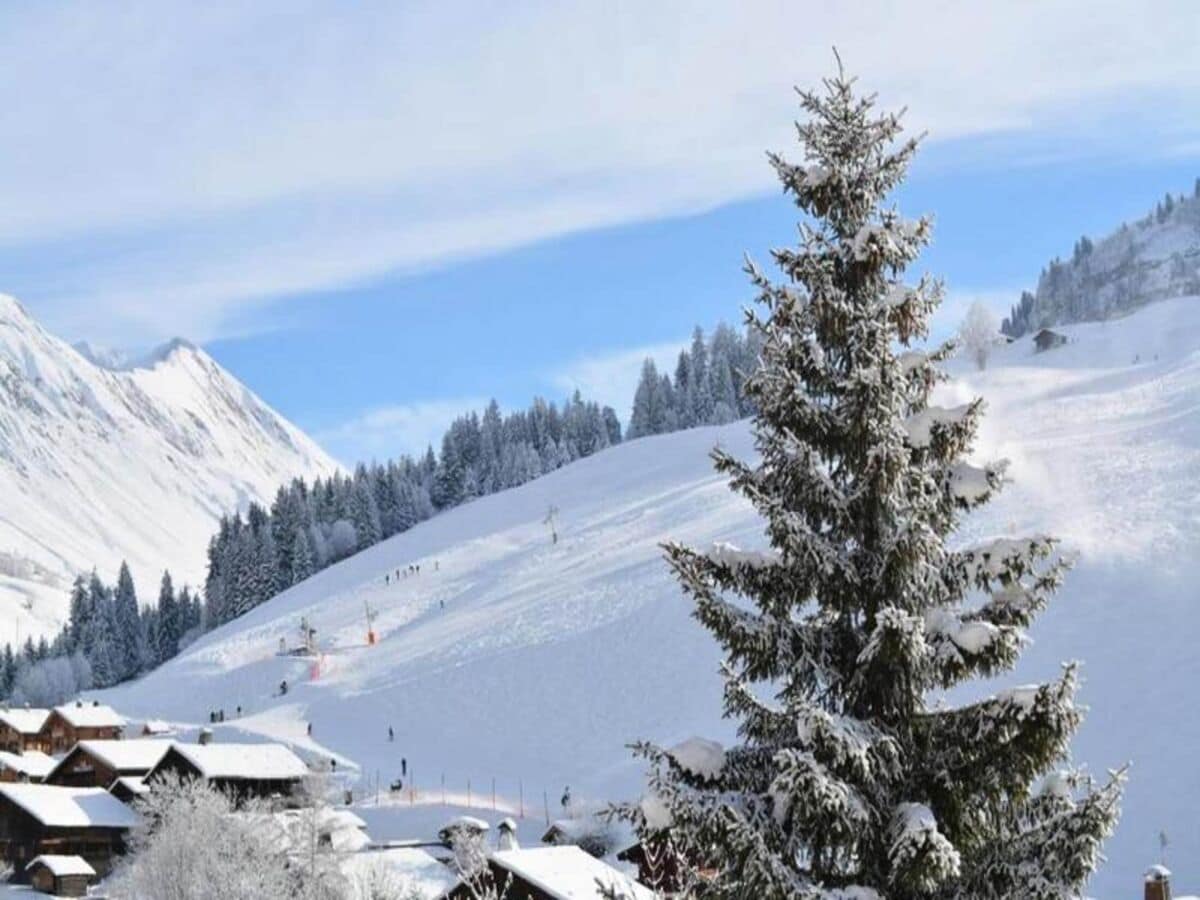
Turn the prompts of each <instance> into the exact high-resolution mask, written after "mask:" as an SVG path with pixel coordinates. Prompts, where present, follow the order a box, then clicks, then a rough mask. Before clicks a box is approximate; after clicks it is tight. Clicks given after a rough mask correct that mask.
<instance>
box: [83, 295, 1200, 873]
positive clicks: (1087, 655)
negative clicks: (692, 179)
mask: <svg viewBox="0 0 1200 900" xmlns="http://www.w3.org/2000/svg"><path fill="white" fill-rule="evenodd" d="M1062 331H1063V332H1064V333H1066V334H1068V335H1069V337H1070V339H1071V343H1070V344H1069V345H1067V346H1065V347H1062V348H1060V349H1057V350H1054V351H1051V352H1048V353H1045V354H1037V355H1035V354H1033V353H1032V351H1031V343H1030V341H1029V339H1024V340H1022V341H1021V342H1019V343H1016V344H1013V345H1009V346H1007V347H1003V348H1001V349H1000V350H998V351H997V354H996V355H995V357H994V359H993V363H992V365H991V366H990V367H989V369H988V371H986V372H984V373H977V372H974V371H968V370H966V369H965V368H964V369H962V370H960V371H959V373H958V377H957V380H956V381H954V382H952V383H951V384H949V385H947V386H946V388H945V393H946V394H947V397H946V398H945V400H944V402H945V403H947V404H950V403H952V402H956V401H957V397H958V396H960V395H961V396H963V397H965V396H968V395H972V394H974V393H976V392H980V393H982V394H983V395H984V396H985V397H986V398H987V399H988V401H989V415H988V418H987V420H986V424H985V426H984V430H983V433H982V435H981V440H980V446H979V449H980V455H981V456H984V457H996V456H1004V457H1008V458H1009V459H1011V461H1012V468H1011V474H1012V477H1013V479H1014V484H1013V485H1012V486H1011V487H1010V488H1009V489H1008V490H1007V491H1005V492H1004V494H1003V495H1002V496H1001V497H1000V498H999V499H998V500H997V501H995V502H994V503H993V504H992V505H991V506H990V507H989V508H988V509H986V510H984V511H981V512H980V513H979V514H978V515H976V516H974V517H972V518H971V519H970V520H969V521H968V524H967V527H966V529H965V530H964V532H963V534H962V538H963V539H964V540H971V539H974V538H977V537H981V536H984V535H994V534H1008V533H1020V532H1024V531H1031V530H1045V531H1050V532H1052V533H1056V534H1058V535H1060V536H1062V537H1063V538H1065V539H1066V541H1067V542H1068V544H1069V545H1070V546H1072V547H1073V548H1075V549H1076V550H1078V552H1079V553H1080V554H1081V558H1080V561H1079V564H1078V566H1077V568H1076V570H1075V571H1074V572H1073V573H1072V574H1071V576H1070V577H1069V578H1068V582H1067V586H1066V587H1065V589H1064V590H1063V592H1062V593H1061V594H1060V595H1059V597H1058V598H1057V600H1056V602H1055V604H1054V605H1053V606H1052V607H1051V609H1050V611H1049V612H1048V613H1047V614H1046V615H1045V617H1044V618H1043V619H1042V620H1041V621H1040V622H1039V623H1038V625H1037V626H1036V628H1035V630H1034V632H1033V635H1032V637H1033V641H1032V644H1031V646H1030V648H1029V650H1028V652H1027V654H1026V656H1025V658H1024V659H1023V661H1022V664H1021V666H1020V668H1019V669H1018V671H1017V672H1015V673H1013V675H1012V676H1011V677H1009V678H1007V679H1005V683H1007V684H1013V683H1023V682H1029V681H1034V680H1038V679H1044V678H1048V677H1051V676H1052V675H1054V674H1055V673H1056V672H1057V670H1058V666H1059V664H1060V663H1061V662H1062V661H1064V660H1068V659H1081V660H1083V661H1084V663H1085V667H1084V677H1085V685H1084V688H1083V693H1084V700H1085V702H1086V703H1088V704H1089V705H1090V706H1091V713H1090V716H1089V718H1088V721H1087V723H1086V725H1085V727H1084V729H1083V730H1082V732H1081V734H1080V736H1079V738H1078V740H1077V741H1076V743H1075V751H1076V755H1077V758H1078V761H1080V762H1085V763H1087V764H1088V766H1089V767H1090V768H1091V769H1093V770H1094V771H1095V772H1097V774H1103V772H1104V770H1105V769H1107V768H1108V767H1113V766H1117V765H1120V764H1122V763H1124V762H1126V761H1132V763H1133V768H1132V770H1131V778H1130V783H1129V789H1128V794H1127V802H1126V812H1125V817H1124V821H1123V823H1122V825H1121V828H1120V831H1119V833H1118V835H1117V836H1116V837H1115V838H1114V839H1113V841H1112V842H1111V843H1110V845H1109V848H1108V850H1109V856H1110V858H1111V862H1110V863H1109V864H1108V865H1107V866H1106V867H1105V868H1104V870H1103V872H1102V873H1101V875H1100V876H1099V877H1098V879H1097V881H1096V882H1095V884H1094V885H1093V889H1092V891H1091V893H1092V894H1093V895H1095V896H1097V897H1119V896H1128V895H1130V894H1131V893H1132V892H1133V891H1136V890H1140V887H1139V884H1140V880H1139V879H1140V872H1141V871H1142V868H1143V867H1144V866H1145V865H1147V864H1149V863H1151V862H1154V861H1156V860H1157V858H1158V843H1157V841H1158V833H1159V831H1160V829H1163V830H1166V832H1167V833H1168V835H1169V836H1170V839H1171V850H1170V856H1169V859H1168V862H1169V864H1170V865H1171V867H1172V868H1173V869H1174V870H1175V871H1176V876H1177V877H1176V884H1177V886H1178V887H1179V888H1180V889H1184V890H1195V889H1196V887H1197V886H1198V885H1200V864H1198V863H1197V860H1198V859H1200V824H1198V821H1197V817H1196V813H1195V809H1196V806H1197V804H1198V803H1200V766H1197V765H1196V763H1195V756H1196V752H1197V748H1200V714H1198V713H1197V712H1196V703H1195V698H1194V690H1193V688H1194V685H1195V684H1196V683H1197V680H1198V676H1200V663H1198V662H1197V658H1198V655H1200V654H1198V643H1200V627H1198V624H1197V623H1198V622H1200V609H1198V608H1197V603H1198V602H1200V588H1198V587H1197V576H1198V575H1200V562H1198V560H1200V300H1198V299H1195V298H1191V299H1183V300H1177V301H1170V302H1164V303H1161V304H1157V305H1154V306H1151V307H1148V308H1146V309H1144V310H1141V311H1140V312H1138V313H1137V314H1135V315H1134V316H1132V317H1129V318H1127V319H1123V320H1119V321H1109V322H1105V323H1095V324H1088V325H1078V326H1071V327H1066V328H1063V329H1062ZM1135 357H1136V360H1137V361H1136V362H1135ZM718 442H719V443H720V444H722V445H723V446H724V447H726V448H727V449H730V450H732V451H734V452H736V453H738V454H743V455H749V454H750V453H751V450H752V448H751V440H750V436H749V431H748V427H747V425H746V424H745V423H738V424H735V425H731V426H727V427H723V428H708V429H697V430H693V431H688V432H681V433H677V434H672V435H665V436H661V437H654V438H647V439H643V440H638V441H633V442H631V443H629V444H626V445H622V446H618V447H615V448H613V449H611V450H608V451H605V452H603V453H600V454H597V455H596V456H594V457H591V458H589V459H586V460H582V461H580V462H578V463H575V464H573V465H571V466H568V467H566V468H564V469H562V470H559V471H557V472H555V473H553V474H551V475H548V476H546V477H544V478H541V479H538V480H537V481H534V482H532V483H530V484H527V485H524V486H522V487H520V488H517V489H515V490H511V491H508V492H505V493H503V494H498V495H494V496H491V497H486V498H484V499H481V500H478V501H475V502H473V503H470V504H468V505H466V506H463V507H460V508H458V509H455V510H453V511H451V512H448V513H445V514H443V515H439V516H437V517H435V518H434V519H432V520H430V521H428V522H425V523H422V524H421V525H419V526H417V527H416V528H414V529H412V530H411V531H409V532H407V533H405V534H403V535H400V536H397V537H395V538H393V539H391V540H390V541H387V542H386V543H383V544H380V545H378V546H376V547H373V548H371V549H370V550H368V551H366V552H364V553H361V554H359V555H358V556H356V557H354V558H352V559H350V560H347V561H345V562H344V563H342V564H340V565H338V566H335V567H333V568H331V569H328V570H326V571H324V572H322V573H320V574H319V575H317V576H315V577H314V578H312V579H310V580H309V581H307V582H305V583H304V584H301V585H299V586H297V587H295V588H293V589H292V590H290V591H288V592H287V593H285V594H283V595H282V596H280V597H278V598H276V599H275V600H273V601H272V602H270V603H269V604H266V605H265V606H263V607H260V608H259V609H257V610H255V611H253V612H252V613H251V614H249V615H247V616H246V617H244V618H243V619H241V620H239V621H237V622H234V623H231V624H229V625H227V626H225V627H223V628H221V629H219V630H217V631H215V632H213V633H212V634H210V635H208V636H206V637H205V638H204V639H203V640H201V641H200V642H198V643H197V644H196V645H194V646H193V647H191V648H189V649H188V651H187V652H185V653H184V654H183V655H182V656H181V657H180V658H178V659H176V660H174V661H172V662H171V663H169V664H168V665H167V666H165V667H163V668H162V669H160V670H159V671H158V672H155V673H153V674H152V675H150V676H148V677H146V678H145V679H143V680H142V681H140V682H138V683H135V684H132V685H128V686H125V687H122V688H119V689H116V690H113V691H110V692H107V695H106V696H107V699H108V700H109V701H110V702H112V703H114V704H116V705H117V706H118V708H120V709H121V710H122V711H123V712H125V713H127V714H130V715H134V716H138V715H141V716H162V717H167V718H173V719H176V720H180V721H185V722H200V721H202V720H206V718H207V714H208V711H209V710H210V709H215V708H223V709H224V710H225V712H226V715H227V716H229V717H232V716H233V713H234V710H235V707H237V706H238V705H241V706H243V707H244V709H245V711H246V717H245V718H244V719H243V720H241V721H240V722H238V723H236V724H235V723H232V722H231V723H229V724H228V725H226V726H225V729H226V730H228V731H232V730H233V729H234V728H235V727H238V728H242V729H245V730H247V731H250V732H254V733H257V734H261V735H263V736H269V737H280V738H283V739H287V740H290V741H292V742H293V743H295V744H296V745H297V746H298V747H299V748H301V749H308V750H310V751H318V752H322V751H323V752H329V753H335V754H337V755H338V756H339V758H340V759H341V760H342V768H344V767H345V764H346V763H353V764H356V765H358V766H360V767H361V770H362V772H363V773H364V774H365V775H367V776H370V777H371V778H373V777H374V776H375V773H376V772H379V773H380V775H381V777H382V778H383V780H384V784H385V785H386V784H387V782H388V781H390V780H391V779H393V778H395V777H397V776H398V775H399V764H400V759H401V757H405V758H406V759H407V760H408V763H409V766H410V768H411V770H412V774H413V776H414V777H415V782H416V785H417V787H418V788H419V789H433V790H434V791H435V792H436V790H437V789H438V785H439V783H440V778H441V776H442V775H443V774H444V775H445V778H446V784H447V787H448V789H449V790H450V791H451V792H452V793H453V794H457V795H461V794H463V792H464V791H465V788H466V782H467V779H468V778H470V779H471V780H472V784H473V790H474V796H475V798H476V799H479V798H480V797H481V795H482V796H483V797H484V798H486V799H485V803H487V802H490V790H491V779H492V778H495V779H496V785H497V791H498V792H499V793H500V795H501V796H502V798H504V799H506V800H512V801H516V799H517V797H518V792H519V791H523V793H524V798H525V801H526V804H527V805H528V806H529V807H531V808H532V807H540V806H541V804H542V792H543V790H544V791H546V792H547V793H548V796H549V798H550V799H549V802H550V805H551V812H552V813H553V808H554V806H555V805H556V804H557V798H558V796H559V795H560V794H561V792H562V789H563V786H564V785H567V784H569V785H571V788H572V792H573V794H574V795H575V796H576V797H592V798H608V797H613V796H617V795H624V794H629V793H633V792H637V791H638V790H639V789H640V771H639V768H638V766H637V765H636V764H634V763H632V762H631V761H630V757H629V754H628V751H627V750H626V748H625V744H626V743H627V742H628V741H630V740H633V739H635V738H639V737H651V738H654V739H656V740H659V741H662V742H668V743H669V742H674V741H678V740H681V739H683V738H686V737H688V736H690V735H693V734H703V735H706V736H710V737H715V738H718V739H722V740H728V739H729V738H730V733H731V726H730V724H729V723H726V722H722V721H721V720H720V717H719V696H720V685H719V681H718V678H717V675H716V667H717V661H718V654H717V651H716V648H715V645H714V644H713V643H712V642H711V641H710V639H709V638H708V636H707V634H706V633H705V632H704V631H703V630H702V629H701V628H700V627H699V626H698V625H696V624H695V623H694V622H692V621H691V620H690V618H689V615H688V613H689V608H688V605H687V603H686V602H685V601H684V599H683V598H682V597H681V595H680V593H679V591H678V588H677V586H676V585H675V583H674V581H673V580H672V578H671V577H670V575H669V573H668V571H667V568H666V566H665V565H664V563H663V562H662V559H661V551H660V549H659V546H658V545H659V544H660V542H662V541H665V540H669V539H675V540H680V541H685V542H694V543H708V542H711V541H713V540H728V541H733V542H735V543H738V544H740V545H742V546H746V547H753V546H756V545H760V544H761V542H762V536H761V531H760V527H759V525H758V523H757V522H756V521H755V518H754V515H753V513H752V511H751V510H750V509H749V508H748V506H747V505H746V504H744V503H743V502H742V501H740V500H739V499H738V498H736V497H735V496H734V495H732V494H731V493H730V492H729V491H728V490H727V488H726V486H725V484H724V483H723V482H722V480H721V479H720V478H718V477H717V476H716V475H715V474H714V473H713V471H712V469H711V465H710V462H709V460H708V458H707V451H708V450H709V449H710V448H711V447H712V446H713V445H714V444H716V443H718ZM550 504H554V505H556V506H557V507H558V508H559V510H560V516H559V517H560V530H561V537H560V540H559V541H558V543H557V544H552V543H551V540H550V535H549V532H548V530H547V528H546V526H545V525H544V524H543V519H544V518H545V514H546V510H547V507H548V506H549V505H550ZM409 564H420V566H421V574H420V575H417V576H411V577H408V578H401V580H400V581H399V582H395V581H394V580H393V581H392V583H390V584H385V582H384V576H385V574H386V573H391V574H392V576H393V579H394V575H395V570H396V569H397V568H398V567H406V566H408V565H409ZM435 566H436V569H435ZM368 603H369V604H370V605H371V607H372V608H373V609H374V610H375V611H376V612H377V614H378V618H377V621H376V631H377V632H378V634H379V643H378V644H377V645H376V646H373V647H368V646H367V645H366V640H365V639H366V624H365V604H368ZM301 616H306V617H307V618H308V619H309V621H310V622H311V623H312V624H313V625H314V626H315V627H316V628H317V629H318V632H319V638H320V641H321V644H322V646H323V647H324V648H325V651H326V652H325V654H324V656H323V659H322V661H321V663H320V665H319V671H314V670H313V666H312V664H311V663H310V662H309V661H305V660H298V659H285V658H280V657H278V656H276V651H277V650H278V645H279V641H280V638H281V637H282V638H284V639H285V640H286V641H288V642H294V640H295V633H296V632H297V630H298V624H299V620H300V618H301ZM314 675H315V676H316V677H315V679H314ZM282 679H287V681H288V683H289V687H290V689H289V691H288V693H287V695H286V696H282V697H280V696H275V694H277V692H278V686H279V683H280V681H281V680H282ZM996 687H998V685H985V686H982V687H981V688H979V689H980V690H993V689H995V688H996ZM305 721H310V722H312V723H313V735H312V737H311V738H308V737H307V736H306V735H305V725H304V723H305ZM389 726H392V727H393V728H394V729H395V732H396V740H395V743H389V742H388V740H387V729H388V727H389ZM222 739H227V740H228V739H232V734H229V735H224V734H222V733H221V732H220V731H219V732H218V735H217V740H222Z"/></svg>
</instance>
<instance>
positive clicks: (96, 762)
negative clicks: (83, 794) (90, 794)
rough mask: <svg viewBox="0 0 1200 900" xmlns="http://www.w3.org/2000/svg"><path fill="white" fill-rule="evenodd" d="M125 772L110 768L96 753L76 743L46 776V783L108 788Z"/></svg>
mask: <svg viewBox="0 0 1200 900" xmlns="http://www.w3.org/2000/svg"><path fill="white" fill-rule="evenodd" d="M123 774H125V773H123V772H118V771H117V770H116V769H113V768H110V767H109V765H108V763H106V762H104V761H103V760H101V759H100V758H98V757H97V756H96V755H95V754H93V753H89V752H87V750H86V749H85V748H84V747H81V746H79V745H76V746H75V748H74V749H73V750H72V751H71V752H70V753H68V754H67V755H66V757H65V758H64V759H63V761H62V762H61V763H59V764H58V766H57V767H56V768H55V769H54V771H53V772H51V773H50V774H49V775H48V776H47V777H46V784H59V785H62V786H64V787H102V788H105V789H106V790H107V788H108V786H109V785H111V784H112V783H113V782H114V781H116V780H117V777H118V776H119V775H123Z"/></svg>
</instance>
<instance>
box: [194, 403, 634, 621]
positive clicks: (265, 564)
mask: <svg viewBox="0 0 1200 900" xmlns="http://www.w3.org/2000/svg"><path fill="white" fill-rule="evenodd" d="M620 440H621V425H620V422H619V421H618V420H617V416H616V413H615V412H613V410H612V409H611V408H609V407H607V406H605V407H601V406H600V405H599V404H596V403H591V402H585V401H584V400H583V398H582V397H581V396H580V395H579V392H578V391H576V392H575V395H574V396H573V397H572V398H571V399H570V400H568V401H567V402H565V403H564V404H563V405H562V407H561V408H560V407H558V406H555V405H554V404H553V403H547V402H546V401H545V400H542V399H540V398H539V399H536V400H534V402H533V403H532V404H531V405H530V407H529V408H528V409H525V410H521V411H518V412H514V413H510V414H509V415H507V416H504V415H501V412H500V407H499V405H498V404H497V403H496V401H495V400H493V401H492V402H491V403H489V404H488V406H487V408H486V409H485V410H484V411H483V413H482V414H477V413H475V412H471V413H468V414H466V415H464V416H460V417H459V418H458V419H456V420H455V421H454V422H452V423H451V425H450V427H449V429H448V430H447V431H446V433H445V435H444V436H443V438H442V446H441V453H440V454H438V455H437V456H435V455H434V452H433V449H432V448H430V449H428V450H427V451H426V452H425V454H424V455H423V456H422V457H421V458H419V459H413V458H412V457H408V456H403V457H400V458H399V459H394V460H392V461H390V462H388V463H372V464H371V465H359V466H358V467H357V468H356V469H355V471H354V474H353V475H343V474H341V473H337V474H334V475H332V476H331V477H329V478H323V479H317V480H316V481H315V482H313V483H312V484H311V485H309V484H307V483H306V482H304V481H303V480H300V479H297V480H294V481H292V482H291V484H289V485H286V486H284V487H281V488H280V489H279V491H278V492H277V493H276V495H275V499H274V501H273V502H272V504H271V508H270V509H269V510H268V509H265V508H264V507H263V506H261V505H259V504H257V503H255V504H251V505H250V507H249V509H248V510H247V513H246V515H245V516H242V515H240V514H237V513H235V514H234V515H232V516H225V517H223V518H222V519H221V523H220V527H219V529H218V531H217V533H216V535H215V536H214V537H213V538H212V540H211V541H210V543H209V547H208V576H207V579H206V581H205V585H204V597H205V605H206V617H205V621H206V623H207V625H208V627H210V628H211V627H215V626H217V625H220V624H222V623H224V622H228V621H230V620H231V619H234V618H237V617H238V616H240V615H242V614H243V613H245V612H246V611H247V610H250V609H253V608H254V607H255V606H257V605H259V604H260V603H264V602H266V601H267V600H269V599H270V598H271V597H273V596H275V594H277V593H279V592H280V591H282V590H285V589H286V588H288V587H290V586H291V585H293V584H296V583H298V582H300V581H303V580H304V579H305V578H308V577H309V576H310V575H312V574H313V573H314V572H317V571H319V570H321V569H323V568H325V567H326V566H328V565H331V564H333V563H335V562H337V561H338V560H340V559H344V558H345V557H347V556H350V555H352V554H354V553H357V552H358V551H359V550H362V549H364V548H366V547H369V546H371V545H372V544H375V543H378V542H379V541H381V540H384V539H385V538H389V537H391V536H392V535H394V534H398V533H400V532H402V531H405V530H407V529H409V528H411V527H412V526H413V525H415V524H416V523H418V522H420V521H422V520H424V519H427V518H429V517H430V516H431V515H433V514H434V513H435V512H437V511H438V510H443V509H449V508H451V507H454V506H457V505H458V504H460V503H463V502H465V501H467V500H470V499H472V498H474V497H481V496H484V495H487V494H492V493H495V492H496V491H501V490H504V489H505V488H510V487H515V486H516V485H519V484H524V483H525V482H526V481H529V480H531V479H533V478H537V477H538V476H539V475H542V474H544V473H546V472H550V471H553V470H554V469H557V468H559V467H560V466H564V465H566V464H567V463H569V462H572V461H573V460H576V459H579V458H581V457H585V456H590V455H591V454H593V453H595V452H596V451H598V450H603V449H604V448H605V447H608V446H610V445H611V444H616V443H619V442H620Z"/></svg>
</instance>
